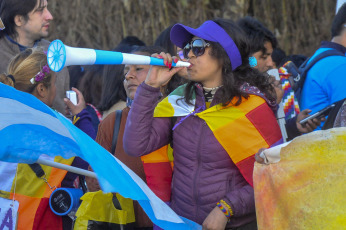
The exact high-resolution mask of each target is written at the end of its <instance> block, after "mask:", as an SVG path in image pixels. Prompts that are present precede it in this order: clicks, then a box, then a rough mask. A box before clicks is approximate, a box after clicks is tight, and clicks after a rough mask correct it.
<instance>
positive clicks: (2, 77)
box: [0, 73, 14, 87]
mask: <svg viewBox="0 0 346 230" xmlns="http://www.w3.org/2000/svg"><path fill="white" fill-rule="evenodd" d="M0 82H1V83H3V84H5V85H9V86H12V87H14V82H13V80H12V79H11V78H10V77H8V75H6V74H4V73H3V74H0Z"/></svg>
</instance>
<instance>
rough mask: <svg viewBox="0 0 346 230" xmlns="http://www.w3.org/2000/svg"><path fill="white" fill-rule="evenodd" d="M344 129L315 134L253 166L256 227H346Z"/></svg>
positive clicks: (345, 148) (296, 141) (345, 129)
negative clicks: (276, 158) (274, 160)
mask: <svg viewBox="0 0 346 230" xmlns="http://www.w3.org/2000/svg"><path fill="white" fill-rule="evenodd" d="M345 143H346V128H333V129H329V130H325V131H316V132H312V133H309V134H306V135H303V136H299V137H297V138H295V139H294V140H293V141H292V142H291V143H290V144H288V145H287V146H286V147H284V148H282V149H281V152H280V158H281V160H280V161H279V162H278V163H275V164H269V165H264V164H258V163H256V164H255V168H254V190H255V202H256V216H257V224H258V229H266V230H281V229H346V206H345V203H346V196H345V194H346V183H345V181H346V154H345V153H346V145H345Z"/></svg>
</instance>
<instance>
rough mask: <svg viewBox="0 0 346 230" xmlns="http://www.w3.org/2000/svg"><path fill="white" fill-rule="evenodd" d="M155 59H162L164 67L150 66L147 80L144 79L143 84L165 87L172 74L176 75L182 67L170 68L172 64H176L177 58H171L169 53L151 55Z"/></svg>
mask: <svg viewBox="0 0 346 230" xmlns="http://www.w3.org/2000/svg"><path fill="white" fill-rule="evenodd" d="M151 56H152V57H155V58H160V59H163V62H164V64H165V65H166V66H150V69H149V72H148V75H147V78H146V79H145V84H147V85H149V86H151V87H155V88H159V87H161V86H163V85H166V84H167V83H168V82H169V81H170V80H171V78H172V77H173V75H174V74H176V73H177V72H178V71H179V70H181V69H182V68H183V67H175V68H172V62H174V63H177V61H178V58H177V57H175V56H173V57H172V56H171V55H170V54H169V53H164V52H161V53H160V54H153V55H151Z"/></svg>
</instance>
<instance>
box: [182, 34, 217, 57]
mask: <svg viewBox="0 0 346 230" xmlns="http://www.w3.org/2000/svg"><path fill="white" fill-rule="evenodd" d="M208 46H210V43H207V42H205V41H204V40H203V39H201V38H199V39H196V40H193V41H191V42H190V43H187V44H186V45H185V47H184V49H183V56H184V58H185V59H188V58H189V57H188V55H189V52H190V50H192V53H193V54H194V55H195V56H196V57H199V56H202V55H203V54H204V52H205V47H208Z"/></svg>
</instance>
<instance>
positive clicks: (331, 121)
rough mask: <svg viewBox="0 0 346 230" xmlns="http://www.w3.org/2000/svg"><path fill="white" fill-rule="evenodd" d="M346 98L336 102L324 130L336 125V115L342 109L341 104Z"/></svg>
mask: <svg viewBox="0 0 346 230" xmlns="http://www.w3.org/2000/svg"><path fill="white" fill-rule="evenodd" d="M345 100H346V98H345V99H342V100H340V101H337V102H335V103H334V104H335V106H334V108H332V110H331V111H330V112H329V114H328V118H327V120H326V122H324V125H323V127H322V130H327V129H331V128H333V127H334V122H335V119H336V116H337V115H338V113H339V110H340V109H341V106H342V105H343V104H344V102H345Z"/></svg>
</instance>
